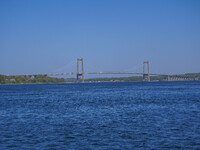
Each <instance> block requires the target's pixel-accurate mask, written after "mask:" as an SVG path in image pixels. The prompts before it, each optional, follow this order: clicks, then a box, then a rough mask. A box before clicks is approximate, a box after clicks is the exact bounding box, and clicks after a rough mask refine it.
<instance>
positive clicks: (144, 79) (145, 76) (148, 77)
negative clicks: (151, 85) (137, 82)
mask: <svg viewBox="0 0 200 150" xmlns="http://www.w3.org/2000/svg"><path fill="white" fill-rule="evenodd" d="M145 65H147V73H145ZM143 81H148V82H149V81H150V74H149V61H144V62H143Z"/></svg>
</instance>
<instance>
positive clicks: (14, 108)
mask: <svg viewBox="0 0 200 150" xmlns="http://www.w3.org/2000/svg"><path fill="white" fill-rule="evenodd" d="M0 149H5V150H9V149H14V150H15V149H16V150H19V149H20V150H21V149H42V150H44V149H190V150H191V149H200V82H147V83H142V82H133V83H85V84H42V85H0Z"/></svg>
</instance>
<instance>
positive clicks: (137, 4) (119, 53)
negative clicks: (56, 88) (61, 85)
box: [0, 0, 200, 74]
mask: <svg viewBox="0 0 200 150" xmlns="http://www.w3.org/2000/svg"><path fill="white" fill-rule="evenodd" d="M0 53H1V55H0V74H33V73H53V72H73V71H76V62H75V61H76V59H77V57H83V58H84V63H85V71H86V72H93V71H131V72H134V71H135V72H141V71H142V62H143V61H144V60H148V61H150V71H151V72H152V73H170V74H176V73H187V72H200V1H199V0H151V1H149V0H126V1H124V0H84V1H83V0H71V1H67V0H28V1H27V0H17V1H16V0H1V1H0Z"/></svg>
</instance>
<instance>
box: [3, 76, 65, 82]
mask: <svg viewBox="0 0 200 150" xmlns="http://www.w3.org/2000/svg"><path fill="white" fill-rule="evenodd" d="M64 82H65V80H64V78H53V77H48V76H36V77H35V78H32V77H28V76H5V75H0V84H31V83H64Z"/></svg>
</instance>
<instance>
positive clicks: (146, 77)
mask: <svg viewBox="0 0 200 150" xmlns="http://www.w3.org/2000/svg"><path fill="white" fill-rule="evenodd" d="M80 63H81V69H79V67H80V66H79V65H80ZM87 74H88V75H89V74H94V75H95V74H100V75H101V74H102V75H103V74H104V75H108V74H110V75H138V76H141V75H142V76H143V81H148V82H149V81H150V76H166V78H167V81H174V80H189V78H188V77H185V76H184V75H178V74H174V75H169V74H159V73H150V70H149V61H144V62H143V72H84V65H83V58H77V72H68V73H47V74H26V75H9V76H23V77H37V76H60V75H76V80H77V82H84V80H85V78H84V76H85V75H87ZM79 77H81V80H80V79H79Z"/></svg>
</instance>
